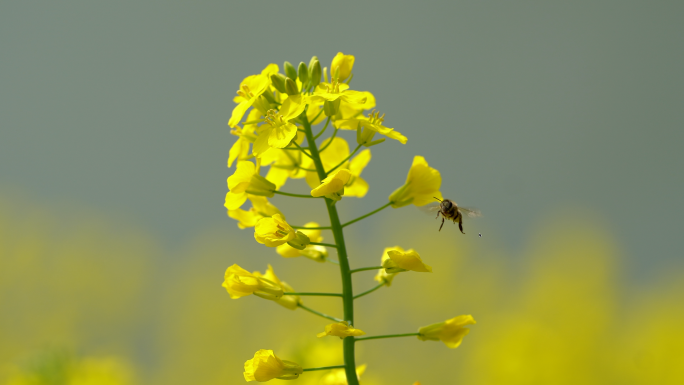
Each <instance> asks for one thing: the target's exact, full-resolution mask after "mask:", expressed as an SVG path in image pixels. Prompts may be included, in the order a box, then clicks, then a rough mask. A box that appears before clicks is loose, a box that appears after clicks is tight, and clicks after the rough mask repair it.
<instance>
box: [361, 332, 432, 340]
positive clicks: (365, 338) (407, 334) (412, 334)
mask: <svg viewBox="0 0 684 385" xmlns="http://www.w3.org/2000/svg"><path fill="white" fill-rule="evenodd" d="M419 335H420V333H406V334H386V335H384V336H370V337H356V340H357V341H363V340H377V339H380V338H395V337H412V336H419Z"/></svg>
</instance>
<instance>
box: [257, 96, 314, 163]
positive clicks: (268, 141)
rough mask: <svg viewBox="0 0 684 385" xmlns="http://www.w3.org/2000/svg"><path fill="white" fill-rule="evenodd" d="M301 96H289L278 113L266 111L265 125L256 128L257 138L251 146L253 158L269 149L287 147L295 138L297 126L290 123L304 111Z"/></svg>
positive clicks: (304, 105)
mask: <svg viewBox="0 0 684 385" xmlns="http://www.w3.org/2000/svg"><path fill="white" fill-rule="evenodd" d="M305 107H306V104H305V103H304V102H303V101H302V96H301V95H299V97H294V96H291V97H289V98H287V99H285V101H284V102H283V105H282V108H281V109H280V112H278V111H276V110H268V112H267V115H266V120H265V122H266V123H265V124H262V125H261V126H259V127H258V128H257V132H258V134H259V135H258V136H257V138H256V141H255V142H254V145H253V146H252V153H254V156H256V157H260V156H262V155H263V154H264V153H265V152H266V151H268V150H270V149H271V148H283V147H287V145H288V144H290V142H291V141H292V139H294V138H295V136H297V126H295V125H294V123H292V122H291V120H292V119H294V118H296V117H297V116H299V114H301V113H302V112H303V111H304V108H305Z"/></svg>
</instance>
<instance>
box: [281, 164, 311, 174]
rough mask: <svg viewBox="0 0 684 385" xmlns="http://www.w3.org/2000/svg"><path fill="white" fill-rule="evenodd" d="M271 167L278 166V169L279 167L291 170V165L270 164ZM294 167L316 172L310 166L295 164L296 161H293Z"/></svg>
mask: <svg viewBox="0 0 684 385" xmlns="http://www.w3.org/2000/svg"><path fill="white" fill-rule="evenodd" d="M271 167H273V168H279V169H281V170H291V169H292V166H281V165H278V164H272V165H271ZM295 168H298V169H301V170H304V171H311V172H316V170H314V169H312V168H304V167H302V166H300V165H298V164H296V163H295Z"/></svg>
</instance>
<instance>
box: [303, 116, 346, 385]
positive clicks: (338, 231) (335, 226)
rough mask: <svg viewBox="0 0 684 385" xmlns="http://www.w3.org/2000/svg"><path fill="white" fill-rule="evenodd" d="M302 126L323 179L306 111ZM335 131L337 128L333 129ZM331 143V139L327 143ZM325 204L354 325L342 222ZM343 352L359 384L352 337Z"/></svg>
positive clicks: (330, 204) (332, 205) (331, 203)
mask: <svg viewBox="0 0 684 385" xmlns="http://www.w3.org/2000/svg"><path fill="white" fill-rule="evenodd" d="M303 120H304V122H303V126H304V129H305V130H306V140H307V142H308V144H309V150H310V151H311V159H312V160H313V162H314V164H315V165H316V171H317V172H318V179H319V180H323V179H325V169H324V168H323V162H321V156H320V154H319V152H318V148H317V147H316V142H315V141H314V137H313V133H312V132H311V124H309V121H308V120H307V119H306V113H305V114H304V119H303ZM335 133H337V130H335ZM333 136H334V134H333ZM330 143H332V139H331V140H330V141H329V143H328V144H330ZM325 205H326V207H327V208H328V215H329V216H330V226H331V227H332V232H333V237H334V238H335V244H336V245H337V257H338V258H339V262H340V275H341V276H342V307H343V309H344V320H345V321H347V322H349V324H350V325H354V293H353V289H352V279H351V274H349V270H350V269H349V259H348V258H347V247H346V244H345V242H344V232H343V230H342V224H341V223H340V217H339V215H338V214H337V207H336V206H335V201H333V200H332V199H328V198H325ZM342 346H343V354H344V372H345V373H346V375H347V383H348V385H359V380H358V378H357V377H356V356H355V354H354V339H353V338H345V339H344V340H342Z"/></svg>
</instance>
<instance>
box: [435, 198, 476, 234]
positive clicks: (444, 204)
mask: <svg viewBox="0 0 684 385" xmlns="http://www.w3.org/2000/svg"><path fill="white" fill-rule="evenodd" d="M435 199H437V200H438V201H439V202H440V203H439V206H436V207H435V210H437V218H439V214H442V224H441V225H440V226H439V231H442V226H444V220H445V219H450V220H452V221H454V223H456V222H457V221H458V228H459V230H461V233H463V234H465V232H463V215H464V214H465V215H466V216H468V217H469V218H476V217H479V216H481V215H482V214H481V213H480V211H479V210H475V209H468V208H465V207H458V205H456V202H454V201H452V200H449V199H444V200H441V199H439V198H437V197H435Z"/></svg>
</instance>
